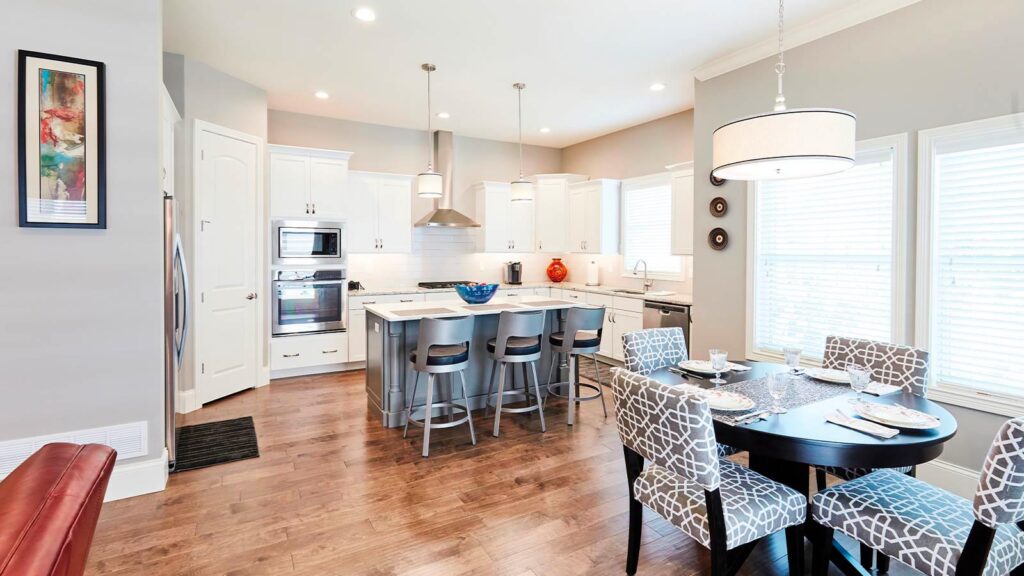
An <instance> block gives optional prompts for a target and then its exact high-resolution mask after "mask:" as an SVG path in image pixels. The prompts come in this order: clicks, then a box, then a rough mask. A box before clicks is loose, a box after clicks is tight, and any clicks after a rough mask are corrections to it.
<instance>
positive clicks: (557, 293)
mask: <svg viewBox="0 0 1024 576" xmlns="http://www.w3.org/2000/svg"><path fill="white" fill-rule="evenodd" d="M551 297H552V298H554V299H555V300H564V299H565V290H562V289H561V288H552V289H551Z"/></svg>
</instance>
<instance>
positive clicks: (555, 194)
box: [533, 174, 587, 254]
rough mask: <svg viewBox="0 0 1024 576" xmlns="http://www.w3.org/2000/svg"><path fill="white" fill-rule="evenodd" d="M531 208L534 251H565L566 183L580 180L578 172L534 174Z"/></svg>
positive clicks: (567, 205) (566, 233)
mask: <svg viewBox="0 0 1024 576" xmlns="http://www.w3.org/2000/svg"><path fill="white" fill-rule="evenodd" d="M533 179H534V182H536V183H537V190H536V194H535V195H534V201H533V205H534V211H535V214H536V216H535V222H536V230H535V233H534V236H535V240H536V243H537V246H536V251H537V252H542V253H545V252H546V253H554V254H561V253H563V252H568V251H569V246H570V244H569V226H568V222H569V184H572V183H575V182H584V181H586V180H587V177H586V176H582V175H580V174H537V175H535V176H533Z"/></svg>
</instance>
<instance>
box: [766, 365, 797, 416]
mask: <svg viewBox="0 0 1024 576" xmlns="http://www.w3.org/2000/svg"><path fill="white" fill-rule="evenodd" d="M790 380H792V375H791V374H789V373H788V372H777V373H775V374H772V375H771V376H769V377H768V393H769V394H771V396H772V400H774V402H773V404H772V414H785V413H786V412H787V410H786V409H785V408H783V407H782V405H781V404H780V402H782V399H783V398H784V397H785V396H786V392H788V391H789V383H790Z"/></svg>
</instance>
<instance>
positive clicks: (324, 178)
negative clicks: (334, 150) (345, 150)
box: [309, 158, 348, 218]
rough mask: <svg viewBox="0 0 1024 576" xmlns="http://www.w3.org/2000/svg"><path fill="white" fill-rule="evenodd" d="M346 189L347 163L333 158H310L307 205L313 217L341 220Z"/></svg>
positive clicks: (343, 212)
mask: <svg viewBox="0 0 1024 576" xmlns="http://www.w3.org/2000/svg"><path fill="white" fill-rule="evenodd" d="M347 187H348V162H347V161H345V160H337V159H334V158H310V160H309V203H310V208H311V212H312V213H313V214H314V215H316V216H319V217H321V218H343V217H344V216H345V189H346V188H347Z"/></svg>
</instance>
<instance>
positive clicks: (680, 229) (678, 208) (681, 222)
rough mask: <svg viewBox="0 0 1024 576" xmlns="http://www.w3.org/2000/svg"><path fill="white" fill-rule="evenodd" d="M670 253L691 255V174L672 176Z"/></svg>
mask: <svg viewBox="0 0 1024 576" xmlns="http://www.w3.org/2000/svg"><path fill="white" fill-rule="evenodd" d="M672 253H673V254H686V255H692V254H693V173H692V172H690V173H684V174H674V175H673V176H672Z"/></svg>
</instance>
